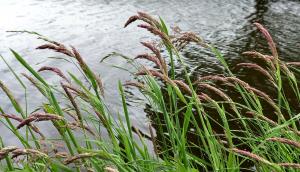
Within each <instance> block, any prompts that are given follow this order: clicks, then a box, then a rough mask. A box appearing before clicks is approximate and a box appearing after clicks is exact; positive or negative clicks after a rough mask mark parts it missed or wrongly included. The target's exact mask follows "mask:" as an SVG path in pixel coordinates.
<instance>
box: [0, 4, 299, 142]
mask: <svg viewBox="0 0 300 172" xmlns="http://www.w3.org/2000/svg"><path fill="white" fill-rule="evenodd" d="M137 11H146V12H149V13H151V14H154V15H160V16H161V17H162V18H164V19H165V21H166V23H167V24H169V25H170V26H173V27H174V26H179V27H180V28H181V29H182V30H184V31H190V30H191V31H195V32H196V33H198V34H199V35H201V37H202V38H203V39H204V40H206V41H208V42H210V43H212V44H214V45H215V46H216V47H217V48H218V49H220V50H221V52H222V53H223V54H224V56H225V58H226V59H227V60H228V61H229V62H231V63H236V62H237V61H243V60H244V57H242V56H241V55H240V54H241V53H242V52H243V51H246V50H251V49H257V50H260V51H263V52H268V51H267V49H266V47H267V46H266V43H265V41H264V40H263V38H262V37H261V35H260V34H259V33H258V32H257V30H256V29H255V28H254V27H253V25H252V23H253V22H260V23H262V24H264V25H265V26H266V27H267V28H269V30H270V32H271V34H272V35H273V36H274V40H275V41H276V42H277V44H278V47H279V52H280V57H281V58H282V59H284V60H287V61H298V60H299V58H300V56H299V54H300V50H299V49H300V34H299V33H300V32H299V31H300V2H299V1H291V0H290V1H289V0H282V1H267V0H256V1H254V0H224V1H218V0H210V1H206V0H175V1H172V2H171V1H160V0H132V1H127V0H118V1H117V0H64V1H61V0H47V1H42V0H26V1H19V0H9V1H4V0H1V1H0V54H1V55H2V56H4V57H5V59H6V60H7V61H8V63H9V64H10V65H11V66H12V67H13V69H14V70H15V72H16V73H18V74H19V73H21V72H24V71H25V70H24V69H23V68H22V67H21V65H20V64H19V63H18V62H17V61H16V60H15V59H14V58H13V56H12V55H11V53H9V48H12V49H14V50H16V51H17V52H19V53H20V54H21V55H22V56H24V58H25V59H26V60H27V61H28V62H29V63H30V64H31V65H32V66H33V67H34V68H35V69H38V68H39V67H41V66H45V65H47V66H55V67H59V68H61V69H62V70H63V71H72V72H73V71H75V69H74V67H73V66H72V65H71V64H69V63H66V62H64V61H59V60H49V59H48V60H47V57H49V56H58V55H57V54H56V53H51V52H48V51H38V50H35V47H37V46H38V45H40V44H41V43H42V42H41V41H40V40H36V39H35V37H34V36H30V35H24V34H23V35H20V34H16V33H10V32H6V31H8V30H30V31H36V32H38V33H41V34H43V35H45V36H47V37H49V38H51V39H53V40H57V41H60V42H63V43H65V44H70V45H73V46H75V47H77V48H78V50H79V51H80V52H81V54H82V56H83V57H84V58H85V59H86V61H87V63H88V64H89V65H90V66H91V68H92V69H93V70H95V71H96V72H97V73H99V74H101V76H102V78H103V81H104V83H105V90H106V95H107V96H106V101H107V102H108V104H109V105H110V106H111V107H113V108H112V109H114V110H115V111H118V109H119V107H121V105H120V101H119V95H118V91H117V82H116V81H117V80H121V81H125V80H128V79H131V78H132V77H131V76H130V75H129V74H128V73H126V72H123V71H120V70H118V69H115V68H112V67H111V66H109V65H107V64H100V63H99V61H100V59H101V57H103V56H105V55H106V54H108V53H110V52H113V51H116V52H120V53H123V54H125V55H128V56H131V57H134V56H136V55H137V54H139V53H142V52H144V51H145V48H143V47H142V46H141V45H140V44H139V42H140V41H141V40H147V39H151V35H150V34H148V33H147V32H146V31H142V30H140V29H137V28H136V27H135V26H134V25H132V26H130V27H128V28H126V29H124V28H123V24H124V22H125V21H126V19H127V18H128V17H129V16H131V15H134V14H135V13H136V12H137ZM183 55H184V57H185V60H186V62H187V64H188V66H189V71H190V72H191V73H192V74H193V75H194V76H199V75H200V76H201V75H206V74H215V73H220V72H221V71H222V67H221V66H220V64H219V63H218V62H217V60H216V58H215V57H214V56H213V55H212V54H211V53H209V52H208V51H206V50H204V49H202V48H199V47H195V46H190V47H189V48H188V49H186V50H185V51H184V52H183ZM109 62H110V63H112V64H114V65H120V66H123V67H125V68H126V67H128V66H127V65H126V63H125V61H123V60H120V59H119V58H114V59H111V60H110V61H109ZM0 72H1V75H0V80H1V81H3V82H4V83H5V84H6V85H7V86H8V87H9V88H11V89H12V91H13V93H14V94H15V95H16V97H17V98H18V100H19V101H20V102H23V103H24V97H25V95H24V90H22V89H20V85H19V84H18V83H17V81H16V80H15V79H14V77H13V75H12V74H11V73H10V72H9V70H8V68H7V67H6V65H5V63H3V62H2V61H1V62H0ZM75 73H76V72H75ZM43 76H44V77H45V78H46V79H47V80H48V81H50V82H54V83H55V82H58V81H59V80H58V78H57V77H56V76H53V75H47V73H46V72H45V73H43ZM26 83H27V85H28V88H27V91H28V92H31V93H33V94H28V95H27V99H28V100H29V102H28V103H29V106H28V108H29V109H28V112H30V111H32V110H33V109H34V108H36V106H35V105H39V104H40V102H41V101H44V100H43V98H42V96H41V95H39V94H35V93H37V92H36V91H35V89H34V88H33V87H32V86H30V84H28V82H26ZM8 102H9V101H8V99H7V98H6V97H5V96H4V94H3V92H0V106H1V107H2V108H3V109H4V110H5V112H7V113H14V111H13V108H12V107H11V106H10V104H9V103H8ZM136 102H139V101H138V100H136V101H132V102H131V105H132V106H133V107H135V108H133V107H132V108H131V112H132V113H131V118H132V119H134V120H133V124H134V125H136V126H137V127H139V128H141V129H142V130H143V129H144V130H146V128H147V126H146V124H147V118H146V116H145V113H144V112H143V104H141V105H140V107H136V106H137V105H138V104H139V103H136ZM45 125H46V124H45ZM0 129H1V130H2V129H3V126H1V127H0ZM48 132H49V133H52V131H48ZM1 136H2V137H4V138H10V137H11V136H12V135H11V134H10V133H9V132H5V134H1ZM6 141H7V142H10V141H11V142H13V140H11V139H6Z"/></svg>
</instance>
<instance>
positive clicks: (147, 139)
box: [0, 12, 300, 172]
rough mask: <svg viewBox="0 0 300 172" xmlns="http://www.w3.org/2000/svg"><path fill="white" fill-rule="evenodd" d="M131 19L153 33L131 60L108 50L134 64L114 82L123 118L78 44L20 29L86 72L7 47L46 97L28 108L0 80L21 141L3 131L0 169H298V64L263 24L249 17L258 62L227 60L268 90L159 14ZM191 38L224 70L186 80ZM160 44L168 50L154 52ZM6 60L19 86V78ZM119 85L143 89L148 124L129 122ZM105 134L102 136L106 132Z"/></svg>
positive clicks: (6, 117) (5, 117)
mask: <svg viewBox="0 0 300 172" xmlns="http://www.w3.org/2000/svg"><path fill="white" fill-rule="evenodd" d="M137 21H140V22H142V24H139V25H138V27H139V28H141V29H146V30H148V31H149V32H150V33H152V34H153V35H154V36H156V37H158V38H159V39H160V42H156V43H150V42H142V43H141V44H142V45H143V46H145V47H146V48H147V49H148V50H149V51H150V52H149V53H145V54H141V55H137V56H136V58H132V59H129V58H127V57H125V56H123V55H120V54H117V53H113V54H111V55H120V56H122V57H125V58H126V59H127V60H128V62H129V63H130V64H131V65H132V66H133V67H134V68H135V69H136V73H135V80H134V81H128V82H126V83H124V84H122V83H121V82H119V85H118V86H119V87H118V89H119V90H118V91H119V93H120V98H121V101H122V105H123V112H120V113H121V115H122V116H124V117H125V121H122V120H121V117H120V116H119V114H113V113H112V112H111V111H110V109H109V108H108V107H107V106H106V103H105V101H104V99H103V96H104V91H105V90H104V89H103V84H102V80H101V78H100V77H99V76H98V74H96V73H95V72H94V71H92V70H91V69H90V68H89V66H88V65H87V64H86V63H85V60H84V58H83V57H82V56H81V55H80V53H79V51H78V50H77V49H76V48H74V47H72V46H70V47H68V46H66V45H64V44H61V43H58V42H56V41H52V40H49V39H47V38H46V37H44V36H42V35H40V34H37V33H35V32H27V31H23V32H26V33H29V34H33V35H36V36H38V38H39V39H42V40H44V41H45V44H44V45H41V46H39V47H38V48H37V49H43V50H50V51H56V52H58V53H61V54H63V55H65V56H66V58H70V59H72V60H75V61H76V62H77V63H76V64H75V65H76V66H77V67H78V69H80V71H81V73H82V75H83V77H78V76H75V75H73V74H72V73H68V75H66V74H64V73H63V72H62V71H61V70H60V69H58V68H57V67H50V66H44V67H42V68H41V69H39V70H35V69H34V68H32V67H31V66H30V65H29V63H27V62H26V60H25V59H24V58H23V57H22V56H21V55H20V54H18V53H17V52H16V51H14V50H11V52H12V54H13V55H14V57H15V58H16V60H17V61H18V62H19V63H20V64H22V65H23V66H24V67H25V68H26V69H27V70H28V72H29V73H30V74H23V75H24V76H25V79H28V80H29V81H30V82H31V83H32V84H33V85H34V86H35V87H36V88H37V90H38V91H39V92H40V94H41V95H43V96H44V97H45V99H46V100H47V102H43V103H41V104H40V108H39V110H37V111H35V112H32V113H27V111H25V110H24V109H23V106H22V105H21V104H19V102H18V101H17V100H16V99H15V97H14V95H13V94H12V92H11V91H10V90H9V88H7V87H6V86H5V83H3V82H1V81H0V87H1V89H2V93H1V94H2V95H4V94H5V95H6V96H7V97H8V98H9V100H10V102H11V106H13V107H14V109H15V110H16V112H17V113H16V114H11V113H10V112H5V111H4V110H3V109H2V108H1V107H0V116H1V122H2V124H3V125H5V126H6V127H7V128H8V129H9V130H10V131H11V132H12V133H13V134H14V135H15V137H16V138H17V139H18V140H19V141H20V143H21V145H22V146H21V147H17V146H8V145H4V143H3V142H2V140H3V139H5V138H1V144H0V146H1V150H0V160H2V161H1V162H2V163H1V169H3V170H5V171H18V170H23V171H55V172H56V171H74V170H75V171H107V172H116V171H149V172H150V171H191V172H192V171H297V170H299V169H300V156H299V155H300V131H299V127H300V126H299V118H300V114H299V107H298V106H299V102H300V92H299V87H298V79H297V77H296V76H297V75H298V74H299V70H298V69H297V66H299V65H298V62H289V63H286V62H284V61H282V60H280V57H279V55H278V53H277V50H276V46H275V43H274V42H273V40H272V37H271V35H270V34H269V32H268V31H267V30H266V29H265V28H264V27H263V26H262V25H260V24H259V23H255V26H256V27H257V28H258V30H259V31H260V32H261V33H262V34H263V35H264V37H265V38H266V41H267V42H268V45H269V48H270V52H271V55H264V54H261V53H259V52H255V51H249V52H245V53H244V55H247V56H249V58H250V59H254V58H255V59H261V60H262V61H263V62H264V64H256V63H254V62H253V63H240V64H237V65H236V66H235V67H234V68H235V69H238V70H240V69H247V70H250V71H256V72H259V73H260V74H261V77H264V78H265V82H266V83H268V85H271V86H272V88H271V90H272V91H273V93H272V94H267V93H266V92H265V91H264V90H262V89H260V88H257V87H256V85H255V83H247V82H246V81H244V80H242V79H241V78H238V77H237V75H235V74H234V72H233V71H232V70H231V67H230V65H228V64H227V62H226V60H225V59H224V57H223V56H222V54H221V53H220V52H219V51H218V50H217V49H216V48H215V47H214V46H213V45H210V44H207V43H206V42H205V41H203V40H202V39H201V38H200V37H198V36H197V35H196V34H194V33H192V32H180V31H177V32H176V34H175V35H172V33H171V31H170V30H168V27H167V26H166V24H165V23H164V21H163V20H162V19H161V18H160V19H159V20H157V19H155V18H154V17H152V16H150V15H148V14H146V13H143V12H139V13H138V14H137V15H134V16H132V17H130V18H129V20H128V21H127V22H126V24H125V27H129V26H130V25H132V24H133V23H134V22H137ZM188 44H195V45H196V46H200V47H202V48H204V49H209V50H211V51H212V52H213V53H214V54H215V56H216V58H217V59H218V60H219V61H220V63H221V64H222V65H223V66H224V68H225V69H226V71H225V73H223V74H222V75H214V76H203V77H201V78H198V79H197V80H192V79H191V77H190V75H189V73H188V72H187V69H186V64H185V63H184V60H183V58H182V55H181V50H182V49H184V47H185V46H186V45H188ZM158 45H160V46H158ZM159 47H162V49H164V50H166V52H167V54H161V51H160V49H161V48H159ZM111 55H109V56H106V57H105V59H106V58H109V57H110V56H111ZM2 59H3V60H4V62H5V63H6V61H5V59H4V58H3V57H2ZM141 59H143V60H148V61H150V62H152V63H153V66H154V67H149V66H147V67H146V66H143V65H142V64H141V63H139V61H140V60H141ZM103 60H104V59H103ZM103 60H102V61H103ZM168 63H169V64H168ZM6 64H7V63H6ZM7 65H8V68H9V69H10V70H11V72H12V73H13V74H14V75H15V77H16V79H17V81H18V82H19V83H20V84H21V85H22V87H23V88H26V86H25V84H24V83H23V79H24V78H20V77H19V75H18V74H16V73H15V72H14V71H13V69H12V68H11V67H10V66H9V64H7ZM175 65H180V66H181V68H182V70H183V71H184V77H183V78H179V77H178V76H177V74H176V70H175ZM46 71H49V72H52V73H53V74H55V75H58V76H59V77H60V78H61V83H60V85H52V84H50V83H48V82H47V81H46V80H45V79H44V78H43V77H42V76H41V75H40V72H46ZM79 78H83V80H81V79H79ZM124 86H126V87H129V86H131V87H136V88H137V89H139V91H140V92H141V93H142V94H143V95H144V96H145V101H147V106H146V107H145V111H147V112H148V117H149V119H150V120H151V126H149V133H142V132H141V131H140V130H139V129H138V128H135V127H134V126H132V124H131V123H132V122H131V120H130V115H131V114H130V113H129V111H128V107H127V102H126V101H127V99H126V94H125V91H124V89H126V88H124ZM267 89H269V88H267ZM287 95H288V96H292V97H293V98H292V99H291V98H290V97H288V96H287ZM58 97H59V98H58ZM58 99H59V100H64V101H59V100H58ZM66 104H67V105H66ZM118 116H119V118H118V119H115V118H113V117H118ZM40 121H47V122H49V123H52V124H53V127H54V128H55V129H56V130H57V132H58V133H59V135H58V136H57V137H58V138H57V140H56V141H54V140H53V139H48V137H47V135H44V134H43V133H42V129H41V128H38V127H37V126H36V125H35V123H38V122H40ZM14 124H17V125H14ZM99 126H100V127H99ZM75 129H77V131H76V132H75V131H74V130H75ZM154 130H155V132H154ZM103 133H106V136H108V137H103ZM149 143H151V144H152V145H153V150H152V149H150V148H149V147H150V146H149Z"/></svg>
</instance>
